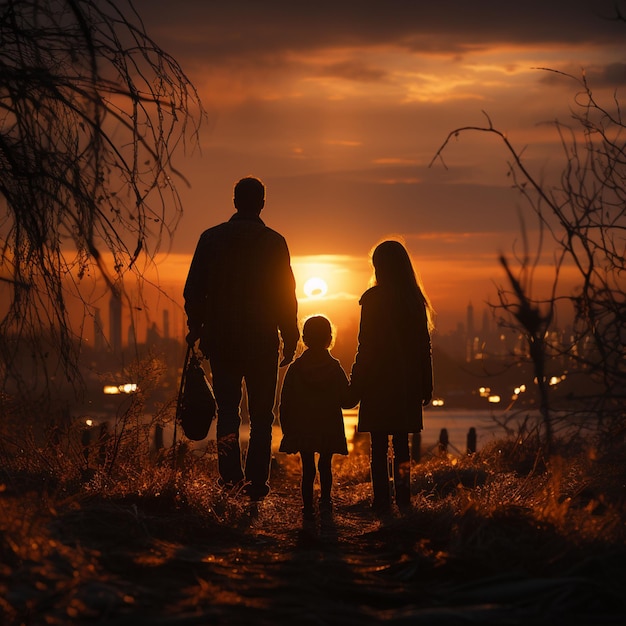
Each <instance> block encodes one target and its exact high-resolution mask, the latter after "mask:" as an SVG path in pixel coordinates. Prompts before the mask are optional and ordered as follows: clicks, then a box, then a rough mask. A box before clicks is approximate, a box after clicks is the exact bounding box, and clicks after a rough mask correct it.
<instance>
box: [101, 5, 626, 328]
mask: <svg viewBox="0 0 626 626" xmlns="http://www.w3.org/2000/svg"><path fill="white" fill-rule="evenodd" d="M136 5H137V9H138V11H139V12H140V14H141V15H142V18H143V19H144V21H145V24H146V28H148V30H149V31H150V32H151V33H152V34H153V36H154V37H155V39H156V40H157V41H159V42H161V44H162V45H163V46H164V48H166V49H167V50H168V51H169V52H171V53H172V54H173V55H174V56H175V57H176V58H177V60H179V62H180V63H181V65H182V66H183V67H184V68H185V69H186V71H187V72H188V74H189V78H190V79H191V80H192V81H193V82H194V84H195V85H196V86H197V88H198V91H199V93H200V96H201V98H202V100H203V103H204V106H205V109H206V111H207V119H206V125H205V126H204V127H203V128H202V129H201V133H200V148H201V150H200V151H197V152H195V153H194V152H190V153H189V154H186V155H185V156H184V157H179V161H178V162H177V163H176V164H175V165H176V167H177V169H178V170H179V171H181V172H182V173H183V175H184V176H185V179H186V180H187V181H188V182H189V185H187V184H186V183H182V182H180V181H176V182H177V185H178V191H179V193H180V196H181V200H182V202H183V206H184V213H183V217H182V220H181V221H180V223H179V225H178V227H177V229H176V231H175V234H174V237H173V239H172V240H171V241H166V242H163V244H162V245H161V248H160V249H161V250H169V254H168V255H167V256H166V255H159V257H158V263H157V265H156V266H155V267H147V268H146V275H147V276H148V278H149V280H150V281H154V282H155V283H156V284H158V286H159V288H156V287H153V286H152V285H148V288H147V291H148V292H149V293H148V295H147V297H146V302H144V303H141V304H140V305H137V306H136V309H141V310H136V317H137V323H138V325H139V327H140V328H142V329H143V327H144V326H145V325H149V324H151V323H152V322H154V321H157V322H159V318H160V315H161V311H162V310H163V309H164V308H168V309H169V310H171V316H170V318H171V320H172V328H173V329H174V330H175V331H176V332H177V333H182V332H183V331H184V311H183V303H182V289H183V285H184V280H185V278H186V275H187V271H188V268H189V262H190V259H191V255H192V254H193V251H194V249H195V246H196V244H197V242H198V238H199V236H200V234H201V233H202V232H203V231H204V230H205V229H206V228H209V227H211V226H214V225H216V224H219V223H221V222H224V221H227V220H228V219H230V217H231V215H232V214H233V212H234V207H233V203H232V189H233V184H234V183H235V182H236V181H237V180H238V179H239V178H241V177H242V176H245V175H254V176H258V177H260V178H261V179H262V180H263V181H264V182H265V184H266V185H267V195H266V203H265V208H264V209H263V211H262V214H261V218H262V219H263V221H264V222H265V223H266V224H267V225H268V226H269V227H271V228H273V229H275V230H277V231H278V232H280V233H281V234H282V235H283V236H284V237H285V239H286V241H287V243H288V246H289V250H290V253H291V258H292V266H293V271H294V276H295V279H296V295H297V298H298V301H299V308H300V313H301V315H303V316H305V315H307V314H310V313H314V312H316V311H320V310H321V311H322V312H325V313H327V314H329V315H332V316H333V318H340V319H345V320H348V321H350V323H353V322H352V321H353V320H354V319H355V318H358V315H359V305H358V302H359V298H360V296H361V294H362V293H363V292H364V291H365V290H366V289H367V288H368V287H369V284H370V278H371V267H370V266H369V259H368V255H369V252H370V250H371V249H372V247H373V246H374V245H375V244H376V243H377V242H379V241H381V239H383V238H385V237H387V236H392V235H396V234H397V235H400V236H401V237H402V238H403V239H404V241H406V243H407V248H408V250H409V252H410V254H411V256H412V259H413V262H414V264H415V267H416V269H417V271H418V272H419V273H420V275H421V278H422V281H423V283H424V286H425V288H426V290H427V292H428V294H429V296H430V298H431V300H432V303H433V306H434V307H435V310H436V312H437V317H436V324H437V332H443V333H445V332H448V331H450V330H452V329H454V328H455V327H456V326H457V324H458V323H459V322H462V321H463V320H464V319H465V315H466V308H467V306H468V304H469V303H470V302H471V303H472V304H473V306H474V307H475V310H476V315H478V316H480V315H482V311H483V309H484V308H485V307H486V306H487V304H486V303H487V302H490V303H494V302H496V301H497V299H498V287H499V286H502V284H503V282H504V279H505V277H504V275H503V273H502V270H501V267H500V266H499V264H498V260H497V259H498V255H499V254H500V253H503V254H505V255H507V256H508V257H509V258H515V255H516V254H517V253H518V252H519V249H520V242H521V241H522V240H525V241H527V242H528V247H529V251H530V254H531V255H534V254H535V252H536V250H537V246H538V245H539V241H540V236H539V227H538V225H537V224H536V222H535V220H534V219H533V218H532V214H531V212H529V211H528V207H527V206H526V204H525V201H524V200H523V199H522V198H521V197H520V194H519V193H518V192H517V191H515V190H514V189H512V181H511V179H510V177H509V176H508V161H509V157H510V155H509V154H507V153H506V151H505V150H504V149H503V146H502V144H501V143H500V142H499V141H498V140H497V139H496V138H495V137H494V136H493V135H488V134H484V133H476V132H473V133H472V132H470V133H468V134H461V135H459V136H458V137H455V138H454V139H453V141H451V143H450V144H449V146H448V149H447V151H446V153H445V164H444V163H442V162H439V161H435V162H434V163H432V164H431V161H432V159H433V157H434V156H435V154H436V152H437V150H438V148H439V147H440V146H441V144H442V142H443V141H444V139H445V138H446V136H447V134H448V133H449V132H450V131H452V130H453V129H455V128H458V127H464V126H485V125H488V119H489V120H491V122H492V123H493V125H494V127H496V128H498V129H500V130H502V131H503V132H505V133H506V136H507V138H508V139H509V140H510V141H511V143H512V145H513V146H514V147H515V148H516V149H517V150H519V151H520V152H523V158H524V164H525V166H526V167H527V168H528V169H529V170H531V171H532V172H533V173H534V174H536V175H538V177H539V178H540V179H541V180H544V181H547V180H548V179H550V177H553V178H552V179H553V180H558V176H559V172H560V170H561V168H562V166H563V163H564V155H563V152H562V144H561V138H560V137H559V135H558V133H557V132H556V131H555V128H554V127H553V126H552V121H554V120H557V119H558V120H559V121H560V122H562V123H564V124H568V123H569V121H570V120H571V115H572V107H573V103H574V101H575V96H576V93H577V92H578V91H579V85H577V84H576V83H575V81H573V80H571V79H568V78H566V77H565V76H564V74H563V73H569V74H571V75H572V76H575V77H576V76H582V73H583V72H584V73H585V77H586V79H587V80H588V81H589V83H590V85H591V86H592V88H593V92H594V97H596V98H598V100H602V101H604V100H605V99H606V98H608V100H607V102H608V103H609V104H608V106H612V103H613V96H614V93H616V92H615V90H616V88H617V87H618V86H619V80H618V78H619V76H618V75H621V74H619V72H618V70H619V68H620V67H622V65H623V34H624V26H623V24H619V23H616V22H614V21H613V22H611V21H610V20H607V19H605V17H602V16H608V15H610V14H611V13H612V11H613V10H614V6H613V5H614V3H613V2H612V1H611V0H598V1H597V2H595V3H590V2H574V3H572V2H569V3H568V4H567V5H566V9H564V8H563V7H561V6H560V3H539V2H537V3H532V6H530V5H524V6H521V5H520V6H517V5H511V6H510V7H507V10H506V11H493V10H492V8H491V5H481V3H478V4H473V5H471V6H470V5H468V4H467V3H460V2H459V3H458V4H454V7H453V8H452V7H449V6H448V5H437V4H436V3H435V4H433V5H432V6H431V7H430V8H429V10H428V11H425V10H424V8H423V7H421V6H420V3H407V2H397V1H395V0H390V2H389V3H387V4H385V7H384V8H382V7H379V8H378V9H374V8H372V9H370V8H367V7H365V6H362V7H360V8H359V11H358V12H357V13H355V12H354V11H353V10H350V4H349V3H339V4H338V5H335V4H333V5H332V6H331V5H329V4H328V3H326V2H319V3H315V4H314V5H307V6H306V8H305V5H302V6H299V5H298V6H297V7H296V6H295V5H294V7H292V8H291V9H290V11H284V10H283V9H284V7H283V5H282V4H281V3H280V2H273V1H268V2H267V3H263V7H262V8H261V6H260V5H259V7H256V6H254V7H253V6H247V9H246V10H247V11H249V15H248V18H249V19H246V20H242V19H241V7H240V6H239V3H237V2H233V3H219V4H217V5H216V4H214V3H209V4H203V3H196V2H189V1H187V0H182V4H181V10H177V11H172V10H171V8H170V7H169V5H168V4H167V3H153V2H147V0H137V3H136ZM592 5H593V7H592ZM563 6H565V5H563ZM381 11H382V13H381ZM331 13H332V16H333V18H332V20H329V15H330V14H331ZM381 16H382V17H384V19H381ZM581 41H584V42H585V45H581ZM539 68H549V69H553V70H556V72H561V73H556V72H548V71H546V70H545V69H539ZM616 72H617V74H616ZM615 76H617V77H618V78H615ZM612 77H613V78H612ZM487 116H488V118H487ZM542 246H543V249H542V251H541V252H542V254H541V257H542V258H541V260H540V262H539V263H538V265H537V268H536V271H535V274H534V281H535V284H534V291H535V295H536V294H538V293H539V292H544V293H545V292H546V291H547V292H548V293H549V287H550V286H551V280H552V278H553V276H554V269H553V264H554V263H553V260H554V249H553V247H552V242H551V241H550V240H549V238H547V237H544V240H543V243H542ZM568 272H569V269H568V268H565V269H564V270H563V271H562V272H561V275H560V276H561V279H563V280H564V282H565V283H567V289H569V284H570V283H569V282H568V281H569V276H568ZM570 274H571V275H572V276H573V275H574V272H570ZM313 278H315V279H319V280H320V281H323V283H324V285H325V287H324V286H322V283H321V282H320V283H318V285H317V287H315V286H313V283H308V282H307V281H309V280H311V279H313ZM101 308H103V315H104V316H105V317H106V311H105V310H104V307H101ZM105 323H106V322H105ZM141 332H143V330H140V333H141Z"/></svg>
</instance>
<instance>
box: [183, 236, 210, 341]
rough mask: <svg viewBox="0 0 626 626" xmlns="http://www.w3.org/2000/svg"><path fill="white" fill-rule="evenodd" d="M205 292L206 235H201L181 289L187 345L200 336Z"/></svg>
mask: <svg viewBox="0 0 626 626" xmlns="http://www.w3.org/2000/svg"><path fill="white" fill-rule="evenodd" d="M207 293H208V285H207V243H206V236H205V235H202V236H201V237H200V240H199V241H198V245H197V246H196V251H195V253H194V255H193V258H192V260H191V265H190V267H189V273H188V274H187V281H186V282H185V288H184V290H183V296H184V298H185V313H186V314H187V327H188V328H189V333H188V335H187V343H188V344H189V345H193V344H195V342H196V341H197V340H198V339H199V338H200V334H201V332H202V326H203V324H204V316H205V313H206V302H207Z"/></svg>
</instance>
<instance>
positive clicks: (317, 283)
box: [303, 276, 328, 298]
mask: <svg viewBox="0 0 626 626" xmlns="http://www.w3.org/2000/svg"><path fill="white" fill-rule="evenodd" d="M303 290H304V293H305V294H306V295H307V296H308V297H309V298H323V297H324V296H325V295H326V293H327V292H328V285H327V284H326V281H325V280H324V279H323V278H320V277H319V276H313V277H312V278H309V279H308V280H307V281H306V282H305V283H304V287H303Z"/></svg>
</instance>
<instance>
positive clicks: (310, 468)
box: [300, 452, 315, 511]
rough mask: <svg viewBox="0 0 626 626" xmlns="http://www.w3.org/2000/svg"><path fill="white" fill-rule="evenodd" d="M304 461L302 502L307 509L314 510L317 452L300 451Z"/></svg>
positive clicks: (301, 485)
mask: <svg viewBox="0 0 626 626" xmlns="http://www.w3.org/2000/svg"><path fill="white" fill-rule="evenodd" d="M300 460H301V462H302V482H301V484H300V487H301V491H302V504H303V506H304V509H305V511H307V510H313V483H314V482H315V453H314V452H300Z"/></svg>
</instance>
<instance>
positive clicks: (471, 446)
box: [467, 426, 476, 455]
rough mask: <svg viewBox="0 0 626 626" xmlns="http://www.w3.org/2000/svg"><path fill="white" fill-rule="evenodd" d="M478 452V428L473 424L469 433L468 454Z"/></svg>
mask: <svg viewBox="0 0 626 626" xmlns="http://www.w3.org/2000/svg"><path fill="white" fill-rule="evenodd" d="M475 452H476V429H475V428H474V427H473V426H472V427H471V428H470V429H469V432H468V433H467V454H468V455H470V454H474V453H475Z"/></svg>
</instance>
